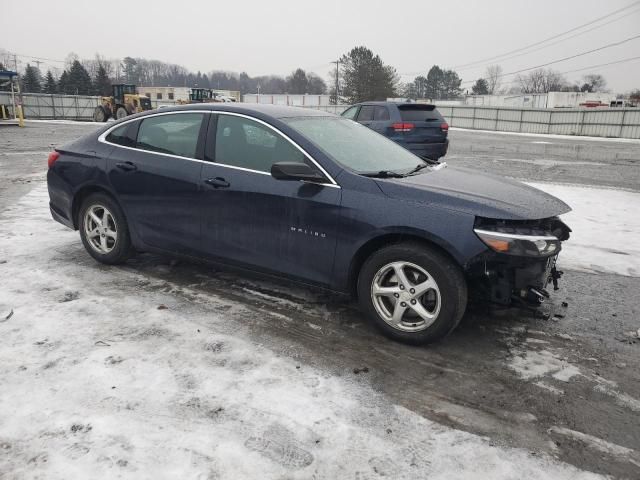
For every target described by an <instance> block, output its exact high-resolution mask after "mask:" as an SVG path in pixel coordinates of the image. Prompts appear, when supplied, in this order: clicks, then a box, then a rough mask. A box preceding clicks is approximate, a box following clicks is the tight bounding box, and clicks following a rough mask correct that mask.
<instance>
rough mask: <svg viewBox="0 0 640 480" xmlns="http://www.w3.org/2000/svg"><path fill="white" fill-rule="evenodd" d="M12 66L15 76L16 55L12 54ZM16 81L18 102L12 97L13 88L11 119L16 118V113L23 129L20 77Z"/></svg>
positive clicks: (16, 66) (16, 67)
mask: <svg viewBox="0 0 640 480" xmlns="http://www.w3.org/2000/svg"><path fill="white" fill-rule="evenodd" d="M13 65H14V66H15V69H16V76H17V74H18V57H17V56H16V54H15V53H14V54H13ZM17 79H18V81H17V82H16V88H17V89H18V102H16V100H15V95H13V87H11V92H12V95H13V108H14V111H13V118H16V111H17V113H18V125H20V126H21V127H24V115H23V114H22V95H21V94H20V77H19V76H17Z"/></svg>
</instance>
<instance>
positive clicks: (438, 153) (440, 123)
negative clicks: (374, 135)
mask: <svg viewBox="0 0 640 480" xmlns="http://www.w3.org/2000/svg"><path fill="white" fill-rule="evenodd" d="M342 116H343V117H346V118H350V119H351V120H355V121H356V122H358V123H361V124H363V125H366V126H367V127H369V128H370V129H372V130H375V131H376V132H378V133H380V134H382V135H384V136H385V137H387V138H389V139H391V140H393V141H394V142H396V143H398V144H400V145H402V146H403V147H404V148H406V149H407V150H409V151H411V152H412V153H414V154H416V155H417V156H419V157H421V158H424V159H428V160H438V159H439V158H440V157H444V156H445V154H446V153H447V148H448V147H449V139H448V138H447V134H448V133H449V125H448V124H447V122H446V120H445V119H444V118H443V117H442V115H440V112H438V110H437V109H436V107H435V105H429V104H424V103H396V102H364V103H358V104H357V105H354V106H352V107H350V108H348V109H347V110H345V111H344V112H343V113H342Z"/></svg>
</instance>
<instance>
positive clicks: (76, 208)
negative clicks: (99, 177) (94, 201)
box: [71, 185, 126, 230]
mask: <svg viewBox="0 0 640 480" xmlns="http://www.w3.org/2000/svg"><path fill="white" fill-rule="evenodd" d="M94 193H104V194H106V195H108V196H109V197H110V198H111V199H112V200H113V201H114V202H116V203H117V204H118V206H119V207H120V210H122V212H123V214H124V215H125V218H126V214H125V213H124V209H123V208H122V205H120V202H118V199H117V198H116V196H115V195H114V194H113V192H110V191H109V189H107V188H105V187H102V186H100V185H85V186H84V187H82V188H80V189H79V190H78V191H77V192H76V193H75V195H74V196H73V202H72V204H71V216H72V221H73V228H74V229H76V230H78V228H79V226H80V225H79V224H80V222H79V218H78V214H79V213H80V207H81V206H82V202H84V200H85V198H87V197H88V196H89V195H92V194H94Z"/></svg>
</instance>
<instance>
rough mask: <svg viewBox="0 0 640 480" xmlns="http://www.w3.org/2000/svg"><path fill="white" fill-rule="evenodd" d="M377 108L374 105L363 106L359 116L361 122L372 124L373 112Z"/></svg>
mask: <svg viewBox="0 0 640 480" xmlns="http://www.w3.org/2000/svg"><path fill="white" fill-rule="evenodd" d="M374 109H375V107H374V106H373V105H363V106H362V107H361V108H360V113H359V114H358V121H359V122H370V121H371V120H373V111H374Z"/></svg>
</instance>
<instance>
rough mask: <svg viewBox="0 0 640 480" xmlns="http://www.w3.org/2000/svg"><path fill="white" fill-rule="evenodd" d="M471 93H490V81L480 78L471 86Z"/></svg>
mask: <svg viewBox="0 0 640 480" xmlns="http://www.w3.org/2000/svg"><path fill="white" fill-rule="evenodd" d="M471 93H473V94H474V95H487V94H488V93H489V83H488V82H487V81H486V80H485V79H484V78H479V79H478V80H476V83H475V84H474V85H473V87H471Z"/></svg>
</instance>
